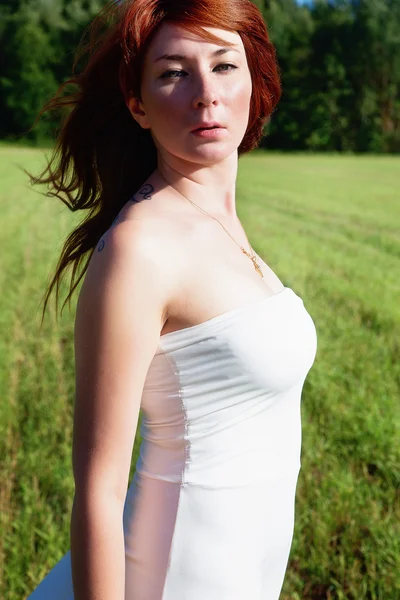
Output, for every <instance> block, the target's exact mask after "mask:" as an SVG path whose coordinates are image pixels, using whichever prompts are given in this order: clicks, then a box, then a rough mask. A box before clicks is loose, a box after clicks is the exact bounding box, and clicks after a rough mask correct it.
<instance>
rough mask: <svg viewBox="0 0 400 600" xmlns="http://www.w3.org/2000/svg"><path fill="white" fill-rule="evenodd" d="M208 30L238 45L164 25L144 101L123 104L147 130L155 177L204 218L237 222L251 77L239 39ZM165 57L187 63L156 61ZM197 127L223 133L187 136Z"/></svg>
mask: <svg viewBox="0 0 400 600" xmlns="http://www.w3.org/2000/svg"><path fill="white" fill-rule="evenodd" d="M205 29H207V30H209V31H210V32H211V33H213V34H215V35H217V36H218V37H220V38H222V39H223V40H226V41H228V42H233V43H234V44H235V45H234V46H233V47H230V46H226V47H225V46H221V45H219V44H215V43H210V42H208V41H206V40H204V39H203V38H201V37H199V36H197V35H195V34H192V33H191V32H188V31H187V30H185V29H184V28H181V27H179V26H177V25H174V24H171V23H164V24H163V25H162V26H161V27H160V29H159V30H158V32H157V34H156V36H155V37H154V39H153V40H152V43H151V44H150V47H149V49H148V51H147V54H146V57H145V63H144V72H143V78H142V87H141V95H142V99H141V101H140V100H139V99H136V98H134V97H131V98H130V99H129V100H128V103H127V104H128V108H129V110H130V111H131V114H132V116H133V117H134V118H135V119H136V121H137V122H138V123H139V124H140V125H141V127H143V128H146V129H150V130H151V135H152V137H153V139H154V142H155V144H156V147H157V150H158V170H159V172H160V173H161V174H162V175H165V177H166V178H167V181H169V182H170V183H171V184H172V183H173V186H174V188H175V189H178V190H179V191H180V192H182V193H183V194H185V195H186V196H188V197H189V198H190V199H191V200H192V201H193V202H196V204H198V205H199V206H201V207H202V208H203V209H204V210H207V211H209V212H211V213H212V212H213V213H214V214H220V215H221V214H226V215H227V216H234V215H236V210H235V182H236V175H237V167H238V153H237V149H238V146H239V145H240V143H241V141H242V139H243V137H244V134H245V132H246V128H247V124H248V119H249V110H250V99H251V92H252V82H251V75H250V71H249V67H248V64H247V59H246V54H245V50H244V46H243V43H242V40H241V38H240V36H239V34H238V33H236V32H230V31H226V30H223V29H216V28H205ZM222 48H225V49H226V50H227V51H226V52H223V53H221V49H222ZM216 51H219V52H220V54H219V55H217V56H215V55H214V56H213V54H214V53H215V52H216ZM165 54H168V55H177V54H179V55H182V56H184V57H185V58H181V59H177V58H175V59H171V58H169V59H165V58H163V59H161V60H157V59H158V58H159V57H161V56H163V55H165ZM201 121H217V122H218V123H220V124H221V125H222V126H223V127H225V130H224V132H223V134H222V135H220V136H219V137H218V138H212V139H207V138H201V137H198V136H195V135H193V134H192V133H191V131H192V129H193V128H195V127H196V126H198V125H199V124H200V122H201Z"/></svg>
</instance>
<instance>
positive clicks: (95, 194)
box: [27, 0, 282, 322]
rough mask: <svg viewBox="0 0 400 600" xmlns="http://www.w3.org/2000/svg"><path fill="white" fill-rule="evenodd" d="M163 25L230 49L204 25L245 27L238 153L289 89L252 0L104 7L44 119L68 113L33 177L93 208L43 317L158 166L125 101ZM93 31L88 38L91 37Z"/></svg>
mask: <svg viewBox="0 0 400 600" xmlns="http://www.w3.org/2000/svg"><path fill="white" fill-rule="evenodd" d="M164 22H173V23H175V24H177V25H180V26H182V27H185V28H186V29H188V30H190V31H192V32H193V33H195V34H197V35H199V36H201V37H202V38H203V39H205V40H208V41H211V42H214V43H217V44H222V43H223V44H224V45H227V43H226V42H225V41H223V40H221V39H220V38H218V37H215V36H214V35H212V34H211V33H210V32H207V31H205V30H204V29H203V27H216V28H220V29H225V30H229V31H236V32H237V33H239V35H240V37H241V39H242V41H243V45H244V48H245V52H246V57H247V62H248V65H249V70H250V73H251V78H252V96H251V102H250V115H249V121H248V126H247V130H246V133H245V135H244V137H243V140H242V142H241V144H240V146H239V148H238V155H239V156H240V155H242V154H244V153H246V152H249V151H250V150H252V149H253V148H255V147H257V146H258V145H259V143H260V141H261V138H262V136H263V128H264V125H265V124H266V123H267V121H268V120H269V119H270V117H271V114H272V112H273V111H274V109H275V107H276V105H277V103H278V102H279V99H280V97H281V93H282V90H281V80H280V74H279V66H278V64H277V60H276V51H275V48H274V46H273V45H272V43H271V42H270V40H269V37H268V32H267V29H266V25H265V23H264V19H263V17H262V14H261V13H260V11H259V9H258V8H257V7H256V5H255V4H254V3H253V2H251V1H250V0H124V1H122V2H116V1H115V0H112V1H111V2H109V3H108V4H106V5H105V7H104V8H103V9H102V10H101V11H100V12H99V13H98V15H97V16H96V17H95V19H94V20H93V21H92V23H91V24H90V25H89V27H88V28H87V30H86V31H85V32H84V35H83V36H82V40H81V43H80V45H79V46H78V48H77V52H76V56H75V61H74V64H73V68H72V76H71V78H70V79H68V80H67V81H65V82H64V83H63V84H62V85H61V86H60V87H59V89H58V90H57V92H56V94H55V96H54V97H53V98H52V99H51V100H49V101H48V102H47V103H46V104H45V105H44V106H43V108H42V110H41V111H40V113H39V115H38V117H37V120H38V119H39V118H40V116H41V115H42V114H43V113H44V112H47V111H50V110H60V109H61V110H65V109H67V114H66V115H64V117H63V120H62V123H61V127H60V130H59V132H58V135H57V139H56V144H55V147H54V150H53V154H52V156H51V159H50V161H47V166H46V168H45V169H44V170H43V172H42V173H41V174H40V175H39V176H37V177H34V176H32V175H31V174H30V173H27V174H28V175H29V177H30V179H31V183H33V184H37V183H39V184H50V189H49V190H48V191H47V192H46V195H47V196H56V197H57V198H59V199H60V200H61V201H62V202H64V204H66V205H67V206H68V208H69V209H70V210H72V211H76V210H85V211H87V213H86V215H85V217H84V219H83V220H82V222H81V223H80V225H79V226H78V227H77V228H76V229H74V230H73V231H72V233H70V234H69V236H68V237H67V239H66V241H65V243H64V247H63V250H62V252H61V255H60V258H59V261H58V264H57V267H56V272H55V274H54V276H53V279H52V281H51V283H50V285H49V287H48V289H47V291H46V294H45V302H44V306H43V313H42V322H43V317H44V313H45V309H46V305H47V302H48V300H49V296H50V294H51V292H52V289H53V287H54V286H55V285H56V286H57V288H56V290H57V292H56V312H58V296H59V284H60V280H61V278H62V276H63V274H64V272H65V270H66V268H67V267H68V266H69V264H70V263H72V266H73V269H72V274H71V283H70V289H69V294H68V295H67V297H66V299H65V301H64V304H63V307H64V305H65V303H66V302H67V301H68V300H70V299H71V296H72V294H73V292H74V290H75V288H76V287H77V285H78V283H79V281H80V280H81V278H82V277H83V275H84V273H85V271H86V269H87V266H88V263H89V260H90V257H91V255H92V253H93V251H94V249H95V247H96V244H97V242H98V241H99V239H100V237H101V236H102V235H103V234H104V232H105V231H106V230H107V229H108V228H109V227H110V226H111V224H112V222H113V220H114V219H115V217H116V215H117V214H118V212H119V211H120V210H121V208H122V207H123V205H124V204H125V203H126V202H127V201H128V200H129V198H130V197H132V196H133V194H134V193H135V192H136V191H137V190H138V189H139V187H140V186H141V185H142V183H143V182H144V181H145V180H146V179H147V178H148V177H149V176H150V174H151V173H152V172H153V171H154V170H155V169H156V168H157V153H156V148H155V145H154V142H153V140H152V138H151V135H150V131H149V130H148V129H146V130H145V129H142V128H141V127H140V125H139V124H138V123H137V122H136V121H135V120H134V119H133V118H132V116H131V114H130V112H129V110H128V107H127V105H126V101H127V98H128V96H129V94H131V93H133V94H134V95H135V96H136V97H137V98H139V99H140V98H141V95H140V87H141V76H142V69H143V62H144V57H145V53H146V49H147V48H148V46H149V44H150V42H151V40H152V38H153V37H154V35H155V33H156V31H157V30H158V28H159V26H160V25H161V24H162V23H164ZM87 34H88V37H89V40H88V41H87V42H86V43H84V41H83V40H84V38H85V36H86V35H87ZM82 59H86V62H85V65H86V66H85V67H84V68H83V69H82V70H81V72H79V73H76V66H77V64H78V62H79V61H81V60H82ZM71 86H72V90H70V91H69V92H67V88H70V87H71ZM37 120H36V122H37ZM85 256H86V262H85V264H84V265H83V268H82V269H81V272H80V274H79V277H76V272H77V270H78V268H79V265H80V264H81V263H82V261H83V259H84V257H85Z"/></svg>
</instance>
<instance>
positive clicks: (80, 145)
mask: <svg viewBox="0 0 400 600" xmlns="http://www.w3.org/2000/svg"><path fill="white" fill-rule="evenodd" d="M110 18H111V21H112V24H111V25H110V26H109V29H107V30H106V33H105V34H104V35H103V36H102V37H101V38H100V37H99V34H98V33H97V32H98V25H101V24H102V23H103V22H104V21H105V20H107V22H109V20H110ZM92 31H93V32H95V33H94V35H93V36H92V41H91V44H90V45H89V46H88V48H89V49H90V50H91V57H90V60H89V62H88V64H87V66H86V67H85V69H84V71H83V72H82V74H80V75H78V76H76V79H75V80H73V81H75V83H76V85H77V86H78V93H76V94H75V95H74V96H70V97H69V102H70V104H73V111H72V112H71V114H70V115H69V117H68V118H67V119H66V121H65V122H64V124H63V127H62V129H61V132H60V138H59V143H58V146H57V149H56V154H55V156H59V160H60V162H59V164H58V166H57V169H54V168H53V167H52V165H53V164H54V160H55V156H54V157H53V163H50V164H49V165H48V172H49V175H48V177H47V178H46V177H44V176H42V178H41V179H37V180H36V181H40V182H45V181H47V182H50V183H51V184H52V185H53V187H54V188H55V190H56V192H55V194H56V195H59V197H61V198H62V197H63V195H64V196H65V195H67V196H68V198H69V200H70V201H71V204H72V207H73V208H74V210H76V209H77V208H79V209H81V208H89V209H91V210H90V213H89V217H88V218H87V219H86V221H85V222H84V223H83V224H82V225H81V226H80V228H78V229H77V230H76V231H75V232H74V233H73V234H72V235H71V236H70V238H69V239H68V243H67V244H66V246H65V248H64V253H63V255H62V258H61V261H60V265H59V268H58V270H57V273H56V276H55V278H54V280H53V282H52V283H53V284H54V283H55V282H56V281H57V278H58V277H59V276H60V274H61V271H62V270H63V269H65V267H66V266H67V265H68V264H69V262H73V263H74V266H75V267H76V266H77V264H78V260H79V259H80V258H81V257H82V256H83V254H84V253H87V252H88V251H91V252H90V260H89V261H88V264H87V272H86V276H85V279H84V282H83V285H82V288H81V291H80V294H79V298H78V305H77V312H76V321H75V361H76V399H75V415H74V435H73V471H74V478H75V496H74V504H73V510H72V517H71V552H68V553H67V554H66V555H65V556H64V557H63V558H62V559H61V561H60V562H59V563H58V564H57V565H56V566H55V567H54V568H53V569H52V571H51V572H50V573H49V574H48V576H47V577H46V578H45V579H44V580H43V581H42V583H41V584H40V585H39V587H38V588H37V589H36V590H35V591H34V592H33V593H32V595H31V596H30V599H31V600H39V599H40V600H44V599H46V600H47V599H50V598H51V599H53V598H54V599H57V600H61V599H62V600H64V599H65V600H71V599H72V598H75V600H118V599H121V600H122V599H123V598H125V600H205V599H207V600H277V599H278V597H279V594H280V591H281V588H282V584H283V580H284V575H285V570H286V567H287V561H288V557H289V552H290V546H291V542H292V535H293V526H294V501H295V489H296V483H297V477H298V473H299V469H300V445H301V423H300V419H301V417H300V398H301V391H302V387H303V383H304V380H305V378H306V375H307V373H308V371H309V369H310V368H311V366H312V364H313V361H314V358H315V353H316V332H315V326H314V323H313V321H312V319H311V317H310V315H309V314H308V312H307V311H306V309H305V307H304V304H303V301H302V299H301V298H300V297H299V296H298V295H297V294H296V293H295V292H294V291H293V290H292V289H291V288H288V287H286V286H284V285H283V284H282V283H281V281H280V280H279V278H278V277H277V275H275V273H274V272H273V271H272V270H271V269H270V267H269V266H268V265H267V264H266V263H265V262H263V261H262V260H261V258H260V257H259V256H258V255H257V254H255V253H254V251H253V250H252V248H251V247H250V244H249V242H248V240H247V236H246V234H245V231H244V229H243V227H242V225H241V223H240V221H239V219H238V217H237V215H236V205H235V181H236V175H237V167H238V156H239V155H241V154H243V153H245V152H248V151H249V150H251V149H252V148H254V147H256V146H257V144H258V143H259V141H260V139H261V135H262V128H263V125H264V124H265V122H266V121H267V120H268V119H269V117H270V115H271V113H272V111H273V110H274V108H275V106H276V104H277V102H278V100H279V97H280V83H279V76H278V68H277V64H276V59H275V51H274V48H273V47H272V45H271V44H270V42H269V40H268V35H267V31H266V28H265V25H264V22H263V19H262V16H261V14H260V12H259V11H258V9H257V8H256V7H255V6H254V4H253V3H252V2H250V1H249V0H202V1H201V2H200V1H195V0H182V1H180V2H178V1H177V0H163V1H161V0H135V1H134V2H124V3H122V4H121V3H120V4H118V5H116V4H115V3H114V2H113V3H112V4H110V5H109V6H108V7H107V8H106V10H105V11H104V12H103V13H101V15H100V16H99V18H98V19H97V20H96V21H95V24H94V26H93V28H92ZM99 40H100V43H99ZM95 44H96V47H94V46H95ZM62 102H63V103H64V104H65V103H66V99H65V97H64V98H63V99H61V98H58V99H57V98H56V99H55V100H54V101H53V103H52V105H51V107H53V108H54V107H56V106H58V105H61V103H62ZM57 103H58V104H57ZM47 108H48V107H47ZM57 153H58V154H57ZM68 169H72V171H71V170H70V171H68ZM71 172H72V175H68V173H71ZM68 176H69V177H70V180H69V179H68ZM74 192H75V197H73V193H74ZM71 198H73V199H72V200H71ZM75 286H76V283H75ZM73 289H74V288H73V287H72V290H71V292H70V294H71V293H72V291H73ZM50 290H51V287H50ZM47 298H48V296H47ZM46 301H47V299H46ZM140 408H142V411H143V420H142V426H141V436H142V443H141V448H140V458H139V459H138V462H137V465H136V473H135V476H134V479H133V481H132V483H131V485H130V487H129V489H128V491H127V486H128V476H129V468H130V461H131V453H132V448H133V443H134V438H135V431H136V427H137V423H138V414H139V409H140Z"/></svg>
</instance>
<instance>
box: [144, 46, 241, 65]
mask: <svg viewBox="0 0 400 600" xmlns="http://www.w3.org/2000/svg"><path fill="white" fill-rule="evenodd" d="M226 52H239V50H237V48H218V50H215V52H213V53H212V54H211V55H210V58H213V57H214V56H220V55H221V54H226ZM159 60H186V56H184V55H183V54H163V55H162V56H159V57H158V58H156V59H155V60H154V61H153V62H155V63H156V62H158V61H159Z"/></svg>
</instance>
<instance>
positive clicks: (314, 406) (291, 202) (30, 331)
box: [0, 145, 400, 600]
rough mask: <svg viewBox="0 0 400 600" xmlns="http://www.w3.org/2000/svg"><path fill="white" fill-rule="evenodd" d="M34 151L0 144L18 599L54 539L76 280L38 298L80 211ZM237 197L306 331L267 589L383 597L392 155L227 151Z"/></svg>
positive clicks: (393, 291) (397, 221)
mask: <svg viewBox="0 0 400 600" xmlns="http://www.w3.org/2000/svg"><path fill="white" fill-rule="evenodd" d="M42 165H43V150H35V149H23V148H13V147H12V146H7V145H2V146H0V181H1V190H0V207H1V215H2V225H1V229H0V240H1V253H0V261H1V262H0V282H1V297H0V327H1V330H0V394H1V396H0V397H1V403H0V411H1V412H0V457H1V459H0V460H1V462H0V481H1V487H0V505H1V514H0V519H1V521H0V582H1V583H0V597H1V598H4V599H5V600H21V598H25V597H26V596H27V595H28V593H30V591H31V590H32V589H33V588H34V587H35V586H36V585H37V584H38V583H39V581H40V580H41V579H42V578H43V577H44V575H45V574H46V573H47V571H48V570H49V569H50V568H51V567H52V566H53V565H54V564H55V563H56V562H57V561H58V560H59V559H60V558H61V556H62V555H63V554H64V553H65V552H66V551H67V550H68V548H69V519H70V511H71V507H72V498H73V479H72V469H71V435H72V430H71V425H72V409H73V400H74V383H75V382H74V371H73V320H74V308H75V302H76V297H77V295H75V296H74V302H72V305H71V313H69V312H68V309H66V310H65V311H64V313H63V315H62V317H61V319H60V320H59V322H57V321H56V316H55V309H54V304H53V303H52V304H51V305H50V307H49V310H48V313H47V316H46V318H45V321H44V324H43V328H42V329H40V317H41V309H42V305H41V304H40V302H41V299H42V296H43V294H44V291H45V288H46V285H47V283H48V280H49V276H50V273H51V272H52V270H53V269H54V267H55V264H56V261H57V259H58V256H59V252H60V250H61V247H62V243H63V240H64V239H65V236H66V235H67V233H68V232H69V231H70V230H71V229H72V228H73V226H74V225H75V223H77V221H78V219H79V220H80V219H81V218H82V217H81V216H80V215H76V214H72V213H69V212H68V209H67V208H66V207H65V206H64V205H63V204H62V203H61V202H60V201H58V200H56V199H50V198H45V197H43V196H42V195H40V193H39V192H40V190H37V189H32V188H30V186H29V182H28V179H27V177H26V176H25V175H24V174H23V173H22V171H21V170H20V169H19V168H18V166H20V167H25V168H28V169H29V170H31V171H33V172H37V171H38V170H39V169H40V167H41V166H42ZM237 206H238V214H239V216H240V218H241V221H242V223H243V226H244V228H245V230H246V232H247V234H248V237H249V240H250V242H251V244H252V245H253V247H254V249H255V250H256V252H257V253H258V254H260V255H261V256H262V257H263V259H264V260H265V261H266V262H267V263H268V264H269V266H270V267H271V268H272V269H273V270H274V271H275V273H277V275H278V276H279V277H280V279H281V281H282V282H283V283H284V284H285V285H287V286H290V287H291V288H293V289H294V291H295V292H296V293H297V294H298V295H300V296H301V297H302V298H303V300H304V303H305V306H306V308H307V310H308V311H309V313H310V314H311V316H312V317H313V320H314V322H315V325H316V328H317V333H318V351H317V356H316V360H315V363H314V366H313V368H312V369H311V371H310V373H309V375H308V377H307V379H306V383H305V386H304V390H303V396H302V422H303V447H302V461H301V462H302V468H301V471H300V475H299V480H298V486H297V496H296V524H295V531H294V538H293V544H292V548H291V553H290V559H289V564H288V569H287V574H286V579H285V583H284V587H283V591H282V594H281V599H280V600H311V599H312V600H322V599H327V600H333V599H337V600H364V599H365V600H367V599H368V600H399V599H400V502H399V500H400V443H399V440H400V437H399V434H400V410H399V407H400V402H399V400H400V394H399V387H400V335H399V333H400V269H399V266H400V233H399V232H400V158H399V157H396V156H386V157H385V156H362V157H361V156H339V155H331V156H328V155H316V156H313V155H300V154H299V155H280V154H272V153H271V154H269V153H264V152H255V153H253V154H252V155H251V156H246V157H243V158H242V159H241V160H240V167H239V177H238V185H237ZM66 289H67V287H66V285H65V286H64V288H63V290H64V293H63V295H62V300H63V299H64V297H65V292H66ZM139 443H140V439H139V435H137V436H136V441H135V449H134V455H133V459H132V469H131V475H132V473H133V471H134V467H135V462H136V458H137V455H138V446H139ZM55 600H57V599H55ZM243 600H255V599H252V598H249V599H243ZM265 600H268V599H265Z"/></svg>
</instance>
